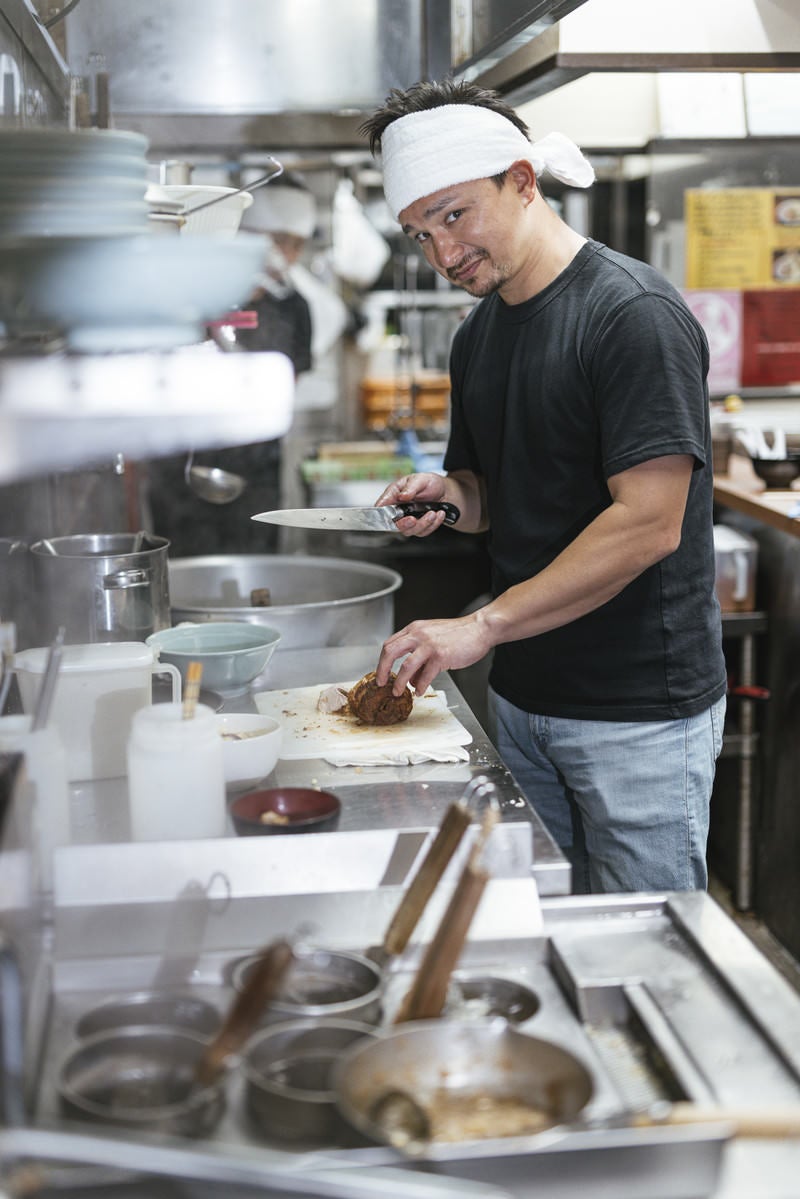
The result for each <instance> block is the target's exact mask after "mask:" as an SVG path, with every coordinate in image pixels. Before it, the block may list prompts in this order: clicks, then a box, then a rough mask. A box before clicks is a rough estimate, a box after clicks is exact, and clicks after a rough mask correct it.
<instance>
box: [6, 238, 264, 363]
mask: <svg viewBox="0 0 800 1199" xmlns="http://www.w3.org/2000/svg"><path fill="white" fill-rule="evenodd" d="M262 260H263V243H262V239H261V238H259V237H253V236H248V235H246V234H240V235H239V236H238V237H235V238H231V239H227V240H226V239H222V238H218V237H199V236H198V237H187V238H180V237H176V238H169V239H168V238H156V237H152V236H151V235H150V234H149V233H143V234H142V235H141V236H140V237H110V238H109V237H95V238H93V237H74V238H55V239H52V240H49V241H48V240H44V239H41V238H38V239H37V238H31V239H30V240H27V241H21V242H20V243H19V244H18V245H17V246H15V247H13V248H12V247H9V248H7V249H6V250H5V251H4V254H3V263H2V268H1V269H0V320H2V321H5V323H6V324H7V325H8V326H9V328H10V329H11V330H12V332H15V333H18V332H25V331H26V330H27V329H31V328H33V329H41V328H42V327H48V328H57V329H63V330H64V331H65V332H66V334H67V340H68V342H69V345H70V348H72V349H75V350H83V351H87V352H90V353H92V352H98V353H102V352H105V351H107V350H115V349H119V350H140V349H151V348H159V347H161V346H172V345H184V344H189V343H192V342H196V341H200V340H202V330H203V325H204V324H207V323H208V322H209V321H213V320H217V319H218V318H220V317H222V316H225V314H226V313H228V312H230V311H231V309H233V308H235V307H236V306H237V305H239V304H241V303H243V302H244V301H246V300H247V298H248V296H249V295H250V293H251V291H252V288H253V286H254V284H255V282H256V280H257V278H258V275H259V272H260V270H261V267H262Z"/></svg>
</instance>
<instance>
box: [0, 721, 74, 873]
mask: <svg viewBox="0 0 800 1199" xmlns="http://www.w3.org/2000/svg"><path fill="white" fill-rule="evenodd" d="M32 721H33V717H32V716H0V752H4V753H20V754H24V756H25V780H24V784H23V786H24V792H23V794H24V795H25V802H26V803H27V804H29V805H30V807H31V827H32V833H33V836H34V839H35V844H36V848H37V851H38V866H39V882H40V884H41V886H42V888H43V889H44V890H45V891H52V889H53V851H54V850H55V849H57V848H58V846H59V845H69V843H70V818H69V787H68V785H67V764H66V755H65V753H64V747H63V745H62V744H61V738H60V736H59V733H58V730H57V729H56V728H55V727H54V726H53V725H52V724H49V725H48V726H47V727H46V728H43V729H37V730H36V731H34V730H33V729H32V728H31V723H32Z"/></svg>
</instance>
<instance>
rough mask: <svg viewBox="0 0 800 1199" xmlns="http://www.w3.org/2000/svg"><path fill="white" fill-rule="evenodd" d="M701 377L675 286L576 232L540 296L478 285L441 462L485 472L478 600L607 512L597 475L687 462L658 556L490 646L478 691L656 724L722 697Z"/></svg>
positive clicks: (560, 710) (537, 707)
mask: <svg viewBox="0 0 800 1199" xmlns="http://www.w3.org/2000/svg"><path fill="white" fill-rule="evenodd" d="M707 370H708V347H707V344H706V339H705V336H704V334H703V331H702V329H701V327H700V325H699V324H698V323H697V321H696V320H695V319H694V317H693V316H692V314H691V313H690V312H689V310H688V308H687V306H686V305H685V304H684V302H683V300H682V298H681V296H680V294H679V293H678V292H677V291H676V290H675V288H673V287H672V286H671V285H670V284H669V283H668V282H667V281H666V280H665V279H664V278H663V277H662V276H660V275H659V274H658V272H656V271H654V270H653V269H652V268H651V267H649V266H647V265H646V264H644V263H641V262H637V261H636V260H634V259H631V258H627V257H625V256H624V255H621V254H616V253H614V252H613V251H611V250H609V249H607V248H606V247H605V246H601V245H600V244H599V243H597V242H591V241H590V242H588V243H587V244H586V245H585V246H583V247H582V249H581V250H580V251H579V253H578V255H577V256H576V257H575V259H574V260H573V261H572V262H571V263H570V265H569V266H568V267H567V268H566V270H565V271H563V272H562V274H560V275H559V276H558V278H556V279H555V280H554V281H553V282H552V283H551V284H550V285H549V286H548V287H547V288H545V290H544V291H542V292H540V293H539V294H538V295H536V296H534V297H533V298H532V299H530V300H527V301H525V302H524V303H522V304H517V305H513V306H509V305H506V304H504V303H503V301H502V300H501V299H500V297H499V296H498V295H496V294H494V295H492V296H489V297H488V298H487V299H485V300H483V301H482V302H481V303H480V304H478V305H477V306H476V308H474V309H473V311H472V312H471V313H470V315H469V316H468V317H467V319H466V320H465V321H464V323H463V325H462V326H461V327H460V329H459V330H458V333H457V334H456V337H455V340H454V343H453V352H452V357H451V377H452V422H451V435H450V441H449V445H448V449H447V455H446V457H445V463H444V465H445V468H446V469H447V470H457V469H459V468H468V469H470V470H472V471H474V472H475V473H476V474H478V475H482V476H483V478H484V479H485V481H486V487H487V497H488V507H489V518H490V522H491V529H490V534H489V550H490V554H491V558H492V568H493V591H494V594H495V595H499V594H500V593H501V592H503V591H505V590H506V589H507V588H508V587H511V586H513V585H514V584H516V583H520V582H522V581H523V580H525V579H528V578H531V577H532V576H533V575H535V574H537V573H538V572H539V571H540V570H542V569H543V568H544V567H545V566H547V565H548V564H549V563H550V562H552V561H553V559H554V558H555V557H556V556H557V555H558V554H559V553H560V552H561V551H562V550H563V549H564V548H565V546H567V545H568V544H569V543H570V542H571V541H573V540H574V538H575V537H576V536H577V535H578V534H579V533H580V532H581V531H582V530H583V529H584V528H585V527H586V526H587V525H588V524H590V523H591V521H592V520H593V519H594V518H595V517H596V516H597V515H598V513H600V512H601V511H603V510H604V509H605V508H607V507H608V506H609V505H610V503H611V496H610V493H609V490H608V485H607V483H606V480H607V479H608V478H610V477H611V476H613V475H615V474H619V473H620V472H621V471H624V470H627V469H629V468H630V467H633V466H636V465H637V464H639V463H641V462H645V461H647V460H649V459H652V458H658V457H662V456H664V455H667V454H689V455H691V456H692V457H693V458H694V461H695V469H694V471H693V474H692V480H691V484H690V489H689V498H688V502H687V507H686V515H685V518H684V523H683V530H682V535H681V544H680V547H679V548H678V549H677V550H676V551H675V552H674V553H672V554H670V555H669V556H668V557H667V558H665V559H663V560H662V561H661V562H659V563H657V564H656V565H655V566H653V567H650V568H649V569H648V570H646V571H644V572H643V573H642V574H641V575H640V576H639V577H638V578H636V579H634V580H633V582H631V583H630V584H629V585H628V586H627V587H625V588H624V589H623V590H622V591H621V592H620V594H619V595H617V596H615V597H614V598H613V599H611V600H609V601H608V602H607V603H605V604H603V605H602V606H601V607H600V608H598V609H596V610H595V611H593V612H590V613H588V614H587V615H586V616H583V617H581V618H580V619H578V620H575V621H572V622H570V623H569V624H566V625H564V626H563V627H561V628H557V629H553V630H552V631H551V632H548V633H543V634H541V635H540V636H538V637H531V638H527V639H525V640H522V641H514V642H510V643H508V644H506V645H500V646H498V647H497V648H496V650H495V654H494V661H493V666H492V673H491V676H490V679H491V683H492V686H493V687H494V688H495V690H496V691H497V692H498V693H499V694H500V695H502V696H504V697H505V698H506V699H508V700H509V701H510V702H511V703H513V704H515V705H516V706H517V707H520V708H522V709H523V710H525V711H528V712H536V713H541V714H544V715H551V716H567V717H575V718H579V719H595V720H663V719H667V720H669V719H677V718H678V717H682V716H690V715H694V714H696V713H697V712H700V711H703V710H704V709H705V708H707V707H708V706H709V705H710V704H711V703H713V702H714V701H715V700H716V699H718V698H719V697H720V696H721V695H723V694H724V692H725V685H726V680H725V664H724V660H723V657H722V644H721V626H720V615H719V605H718V603H717V600H716V595H715V591H714V548H713V519H712V502H713V497H712V475H711V466H710V464H711V434H710V427H709V409H708V392H707V387H706V374H707Z"/></svg>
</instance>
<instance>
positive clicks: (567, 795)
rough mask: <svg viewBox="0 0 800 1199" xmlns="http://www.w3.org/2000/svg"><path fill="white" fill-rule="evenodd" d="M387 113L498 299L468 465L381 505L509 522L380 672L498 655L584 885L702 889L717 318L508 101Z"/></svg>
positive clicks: (549, 817)
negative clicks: (710, 343) (472, 573)
mask: <svg viewBox="0 0 800 1199" xmlns="http://www.w3.org/2000/svg"><path fill="white" fill-rule="evenodd" d="M363 128H364V132H365V134H367V135H368V136H369V137H370V143H371V148H372V150H373V152H376V151H377V150H379V149H380V151H381V154H382V164H383V171H384V190H385V193H386V196H387V200H388V202H389V206H390V208H391V209H392V211H393V213H394V214H395V216H396V217H397V219H398V221H399V222H400V224H401V225H402V227H403V229H404V231H405V233H406V234H407V236H408V237H409V238H410V239H411V240H412V241H414V242H416V243H417V245H419V247H420V249H421V251H422V253H423V254H424V256H425V258H426V259H427V261H428V262H429V263H430V264H431V265H432V266H433V267H434V269H435V270H436V271H438V272H439V274H441V275H443V276H444V277H445V278H446V279H448V280H450V282H452V283H454V284H456V285H457V286H459V287H462V288H463V289H464V290H465V291H466V292H468V293H469V294H470V295H472V296H474V297H476V298H479V299H481V300H482V302H481V303H480V304H478V305H477V306H476V307H475V308H474V309H473V310H472V312H471V313H470V314H469V316H468V317H467V319H466V320H465V321H464V323H463V324H462V326H461V327H460V329H459V331H458V333H457V334H456V337H455V339H454V343H453V347H452V354H451V382H452V419H451V431H450V439H449V443H448V448H447V453H446V457H445V462H444V466H445V470H446V472H447V473H446V475H445V476H442V475H436V474H414V475H411V476H406V477H404V478H402V479H399V480H398V481H397V482H395V483H393V484H391V485H390V486H389V487H387V488H386V489H385V491H384V492H383V493H382V495H381V496H380V498H379V499H378V501H377V502H378V503H379V504H389V503H396V502H398V501H400V500H410V499H418V500H434V501H439V500H448V501H450V502H452V503H454V504H456V505H457V506H458V508H459V509H460V511H461V516H460V519H459V521H458V522H457V525H456V528H457V529H459V530H462V531H464V532H467V533H470V532H478V531H481V530H484V529H487V528H488V529H489V552H490V555H491V559H492V571H493V588H492V589H493V597H494V598H493V599H492V600H491V602H490V603H488V604H487V605H486V606H485V607H483V608H481V609H479V610H478V611H477V612H473V613H471V614H469V615H465V616H462V617H459V618H458V619H452V620H421V621H415V622H414V623H412V624H410V625H408V626H407V627H406V628H404V629H401V630H400V631H399V632H397V633H395V634H394V635H393V636H392V637H390V638H389V639H388V640H387V641H386V643H385V645H384V646H383V650H382V652H381V656H380V660H379V663H378V667H377V674H378V681H379V682H381V683H383V682H385V681H386V680H387V678H388V676H389V672H390V669H391V666H392V663H393V662H395V661H396V660H398V659H404V660H403V662H402V665H401V666H400V668H399V671H398V675H397V681H396V684H395V688H394V689H395V691H398V692H399V691H400V689H401V688H403V687H404V686H405V685H406V684H407V683H410V684H411V685H412V686H413V687H414V688H415V689H416V690H417V692H420V691H423V690H424V689H425V688H426V687H427V686H428V685H429V684H430V683H431V681H432V679H433V678H434V677H435V676H436V674H437V673H438V672H439V671H442V670H449V669H454V668H455V669H458V668H463V667H466V666H469V665H471V664H472V663H474V662H476V661H478V660H480V659H481V658H483V657H484V656H485V655H486V654H487V653H488V652H489V651H490V650H494V657H493V664H492V671H491V675H490V688H491V693H490V701H491V702H492V704H493V708H494V713H495V717H496V721H497V739H498V748H499V750H500V752H501V754H502V756H503V758H504V760H505V762H506V764H507V765H508V767H509V769H510V770H511V771H512V773H513V774H514V776H515V778H516V780H517V782H518V783H519V784H520V786H521V787H522V789H523V790H524V792H525V793H526V795H527V796H528V798H529V800H530V802H531V803H532V804H533V806H534V808H535V809H536V811H537V812H538V813H539V814H540V816H541V817H542V819H543V820H544V822H545V824H546V825H547V826H548V827H549V829H550V831H551V833H552V834H553V836H554V838H555V839H556V841H557V842H558V844H559V845H560V846H561V847H562V848H563V850H564V851H565V852H566V853H567V854H568V855H569V857H570V859H571V861H572V863H573V885H574V889H575V890H576V891H586V890H591V891H647V890H661V889H671V890H687V889H688V890H692V889H702V888H704V887H705V886H706V884H707V873H706V864H705V848H706V839H707V832H708V810H709V798H710V793H711V788H712V783H713V775H714V766H715V761H716V757H717V755H718V753H719V749H720V746H721V739H722V724H723V719H724V704H725V699H724V696H725V690H726V679H725V666H724V661H723V657H722V646H721V624H720V616H719V607H718V604H717V602H716V598H715V593H714V555H713V535H712V479H711V441H710V431H709V415H708V397H707V390H706V382H705V379H706V373H707V368H708V350H707V345H706V341H705V337H704V335H703V332H702V330H701V328H700V326H699V325H698V324H697V322H696V321H695V320H694V318H693V317H692V315H691V314H690V313H689V311H688V309H687V307H686V306H685V304H684V303H683V301H682V299H681V297H680V295H679V294H678V293H677V292H676V290H675V289H674V288H673V287H672V286H671V285H670V284H668V283H667V282H666V281H665V280H664V279H663V278H662V277H661V276H660V275H658V273H657V272H656V271H654V270H652V269H651V268H650V267H649V266H647V265H645V264H644V263H641V262H637V261H635V260H634V259H631V258H627V257H625V256H623V255H621V254H617V253H614V252H612V251H610V250H608V249H607V248H606V247H604V246H602V245H600V244H599V243H597V242H594V241H591V240H587V239H585V238H583V237H582V236H580V235H579V234H578V233H576V232H575V231H574V230H572V229H570V228H569V227H568V226H567V225H566V224H565V223H564V222H563V221H562V220H561V219H560V218H559V217H558V216H557V215H556V213H555V212H554V210H553V209H552V208H550V206H549V205H548V203H547V201H546V200H545V198H544V196H543V195H542V192H541V190H540V187H539V184H538V176H539V175H540V174H541V173H542V172H543V171H544V170H550V171H551V173H553V174H555V175H556V176H557V177H558V178H560V179H562V180H563V181H565V182H567V183H570V184H572V185H574V186H587V185H588V184H589V183H591V181H592V178H593V173H592V170H591V167H590V166H589V164H588V163H587V162H586V160H585V159H584V158H583V156H582V155H581V154H580V151H579V150H578V148H577V147H576V146H574V145H573V144H572V143H571V142H569V141H568V139H566V138H564V137H562V136H561V135H559V134H551V135H549V136H548V137H546V138H544V139H542V141H540V142H536V143H533V144H532V143H531V142H530V141H529V140H528V137H527V128H526V126H525V125H524V123H523V122H522V121H521V119H520V118H519V116H518V114H517V113H515V112H514V110H513V109H511V108H509V107H508V106H507V105H505V104H504V103H503V102H502V101H501V100H500V99H499V98H498V97H497V96H496V95H494V94H493V93H490V92H485V91H483V90H481V89H479V88H477V87H476V86H474V85H473V84H468V83H455V82H444V83H438V84H437V83H422V84H417V85H415V86H414V87H412V88H410V89H409V90H408V91H407V92H399V91H395V92H393V93H392V94H391V95H390V97H389V98H388V100H387V102H386V104H385V105H384V106H383V107H382V108H381V109H379V110H378V111H377V112H376V113H375V114H373V116H372V117H371V118H370V119H369V120H368V121H367V122H366V123H365V125H364V127H363ZM443 519H444V517H443V514H442V513H438V512H436V513H428V514H426V515H425V516H423V517H421V518H419V519H416V518H414V517H405V518H403V519H401V520H400V521H398V530H399V531H400V532H402V533H403V534H405V535H406V536H428V535H429V534H430V533H432V532H433V531H434V530H435V529H437V528H438V527H439V526H440V525H441V523H442V521H443Z"/></svg>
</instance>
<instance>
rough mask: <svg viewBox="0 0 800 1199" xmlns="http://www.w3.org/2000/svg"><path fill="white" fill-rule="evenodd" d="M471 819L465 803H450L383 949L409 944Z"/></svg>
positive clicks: (388, 950)
mask: <svg viewBox="0 0 800 1199" xmlns="http://www.w3.org/2000/svg"><path fill="white" fill-rule="evenodd" d="M470 819H471V817H470V814H469V811H468V809H467V808H465V807H464V805H463V804H461V803H452V804H450V807H449V808H448V809H447V811H446V812H445V814H444V819H443V820H442V823H441V825H440V826H439V829H438V831H437V833H436V836H435V837H434V839H433V841H432V842H431V844H430V846H429V848H428V852H427V853H426V855H425V858H424V859H423V862H422V864H421V866H420V868H419V870H418V871H417V873H416V874H415V875H414V878H413V879H412V880H411V883H410V884H409V887H408V889H407V890H406V892H405V894H404V896H403V898H402V899H401V900H400V904H399V906H398V908H397V911H396V912H395V914H394V916H393V917H392V920H391V922H390V924H389V927H388V928H387V930H386V935H385V936H384V938H383V949H384V951H385V952H386V953H387V954H390V955H394V954H398V953H402V952H403V950H404V949H405V947H406V945H408V941H409V938H410V936H411V934H412V933H413V931H414V929H415V928H416V926H417V924H418V922H419V918H420V916H421V915H422V913H423V911H424V910H425V906H426V904H427V902H428V900H429V899H430V897H431V895H432V894H433V892H434V890H435V888H436V885H437V883H438V882H439V880H440V879H441V877H442V875H443V874H444V872H445V870H446V869H447V866H448V864H449V862H450V860H451V859H452V857H453V854H454V853H455V851H456V850H457V849H458V846H459V845H460V843H461V839H462V837H463V836H464V833H465V832H466V831H467V829H468V828H469V824H470Z"/></svg>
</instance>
